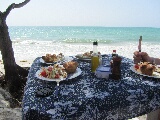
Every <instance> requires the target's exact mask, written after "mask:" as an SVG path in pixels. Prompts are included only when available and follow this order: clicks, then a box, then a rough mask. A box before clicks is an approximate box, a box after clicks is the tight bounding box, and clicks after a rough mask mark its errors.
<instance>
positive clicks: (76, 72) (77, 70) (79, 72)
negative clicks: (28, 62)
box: [36, 68, 82, 82]
mask: <svg viewBox="0 0 160 120" xmlns="http://www.w3.org/2000/svg"><path fill="white" fill-rule="evenodd" d="M41 72H42V70H38V71H37V72H36V77H37V78H39V79H41V80H46V81H56V82H58V81H63V80H65V79H66V78H62V79H49V78H45V77H42V76H40V75H39V74H40V73H41ZM81 73H82V71H81V69H80V68H77V69H76V71H75V73H72V74H69V77H68V78H67V79H73V78H75V77H77V76H79V75H81Z"/></svg>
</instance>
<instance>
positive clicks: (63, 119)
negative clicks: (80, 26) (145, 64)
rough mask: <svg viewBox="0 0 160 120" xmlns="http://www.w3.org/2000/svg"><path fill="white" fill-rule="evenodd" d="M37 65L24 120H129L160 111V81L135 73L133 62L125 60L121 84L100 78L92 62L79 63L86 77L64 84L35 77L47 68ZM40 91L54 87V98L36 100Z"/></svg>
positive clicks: (28, 89) (29, 83)
mask: <svg viewBox="0 0 160 120" xmlns="http://www.w3.org/2000/svg"><path fill="white" fill-rule="evenodd" d="M39 59H40V58H36V59H35V61H34V62H33V64H32V66H31V68H30V71H29V75H28V80H27V84H26V86H25V91H24V97H23V104H22V113H23V120H126V119H129V118H133V117H136V116H140V115H143V114H147V113H149V112H151V111H153V110H156V109H158V108H160V79H155V78H150V77H143V76H140V75H137V74H135V73H133V72H132V71H131V70H130V66H131V65H132V64H133V62H132V60H130V59H128V58H124V57H123V59H122V64H121V75H122V76H121V80H112V79H109V80H106V79H103V78H96V76H95V75H94V74H93V73H91V70H90V68H91V66H90V63H89V62H85V61H78V62H79V68H80V69H81V70H82V74H81V75H80V76H78V77H76V78H74V79H72V80H67V81H62V82H60V86H59V89H58V98H56V97H55V90H56V82H54V81H52V82H50V81H44V80H40V79H38V78H37V77H36V76H35V74H36V72H37V70H39V69H40V68H41V67H42V66H44V64H42V63H40V61H39ZM40 87H50V88H52V89H53V94H52V95H50V96H48V97H36V96H35V91H36V90H37V89H38V88H40Z"/></svg>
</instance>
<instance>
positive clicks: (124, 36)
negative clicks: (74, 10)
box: [9, 26, 160, 44]
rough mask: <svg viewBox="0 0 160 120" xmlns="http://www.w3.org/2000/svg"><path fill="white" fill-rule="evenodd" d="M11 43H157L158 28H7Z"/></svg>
mask: <svg viewBox="0 0 160 120" xmlns="http://www.w3.org/2000/svg"><path fill="white" fill-rule="evenodd" d="M9 33H10V37H11V39H12V41H17V40H19V41H25V40H31V41H53V42H55V43H56V42H59V43H76V44H78V43H91V42H93V41H98V42H99V43H102V44H123V42H128V43H132V42H137V41H138V40H139V37H140V36H142V39H143V40H142V41H143V42H149V43H153V44H155V43H159V41H160V28H150V27H55V26H46V27H45V26H38V27H34V26H33V27H24V26H23V27H22V26H19V27H15V26H10V27H9Z"/></svg>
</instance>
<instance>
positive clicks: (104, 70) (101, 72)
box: [95, 66, 111, 79]
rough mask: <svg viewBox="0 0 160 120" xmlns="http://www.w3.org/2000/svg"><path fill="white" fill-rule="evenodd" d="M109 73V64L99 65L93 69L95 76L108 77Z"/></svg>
mask: <svg viewBox="0 0 160 120" xmlns="http://www.w3.org/2000/svg"><path fill="white" fill-rule="evenodd" d="M110 74H111V68H110V67H109V66H99V67H98V68H97V69H96V71H95V75H96V77H97V78H105V79H108V78H109V75H110Z"/></svg>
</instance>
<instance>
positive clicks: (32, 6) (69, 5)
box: [0, 0, 160, 28]
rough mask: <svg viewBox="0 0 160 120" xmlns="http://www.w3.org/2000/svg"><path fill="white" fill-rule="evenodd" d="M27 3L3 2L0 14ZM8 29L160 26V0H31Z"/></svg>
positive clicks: (12, 14) (15, 12)
mask: <svg viewBox="0 0 160 120" xmlns="http://www.w3.org/2000/svg"><path fill="white" fill-rule="evenodd" d="M23 1H24V0H0V11H1V12H4V11H5V9H6V8H7V7H8V6H9V5H10V4H11V3H20V2H23ZM7 25H8V26H105V27H159V28H160V0H30V2H29V3H28V4H27V5H25V6H23V7H22V8H16V9H13V10H12V11H11V12H10V14H9V15H8V17H7Z"/></svg>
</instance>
